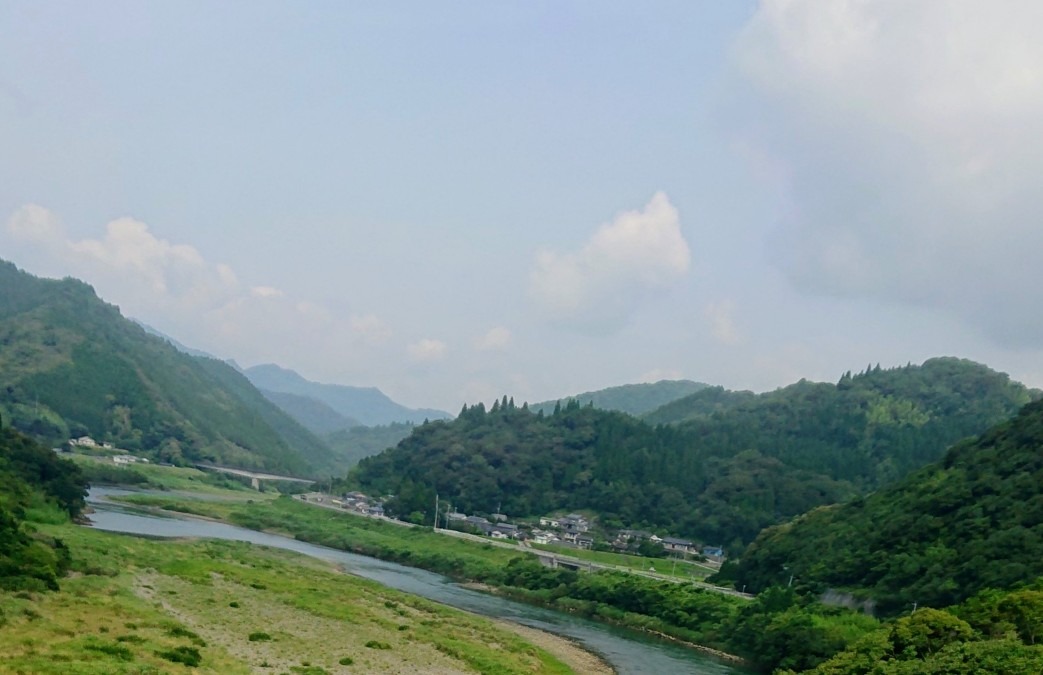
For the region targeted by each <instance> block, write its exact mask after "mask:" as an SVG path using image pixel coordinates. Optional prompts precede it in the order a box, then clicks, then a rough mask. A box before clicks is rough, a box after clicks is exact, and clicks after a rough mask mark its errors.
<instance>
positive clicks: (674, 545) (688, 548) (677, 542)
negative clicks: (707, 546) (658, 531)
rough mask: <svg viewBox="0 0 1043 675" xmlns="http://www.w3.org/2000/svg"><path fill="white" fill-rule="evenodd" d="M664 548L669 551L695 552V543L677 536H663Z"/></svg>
mask: <svg viewBox="0 0 1043 675" xmlns="http://www.w3.org/2000/svg"><path fill="white" fill-rule="evenodd" d="M663 548H665V549H666V550H667V551H677V552H680V553H695V544H693V543H692V542H690V541H688V540H687V539H677V538H676V537H663Z"/></svg>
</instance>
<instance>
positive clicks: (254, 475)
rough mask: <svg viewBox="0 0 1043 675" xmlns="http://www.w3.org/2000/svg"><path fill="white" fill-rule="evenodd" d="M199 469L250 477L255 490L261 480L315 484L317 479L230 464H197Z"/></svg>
mask: <svg viewBox="0 0 1043 675" xmlns="http://www.w3.org/2000/svg"><path fill="white" fill-rule="evenodd" d="M194 466H195V467H196V468H197V469H200V470H202V471H216V472H217V473H227V474H229V475H231V476H244V477H246V478H249V479H250V487H252V488H253V489H254V490H260V489H261V481H262V480H269V481H287V482H290V483H306V484H308V485H311V484H313V483H314V482H315V481H314V480H312V479H310V478H296V477H294V476H280V475H279V474H275V473H261V472H258V471H247V470H246V469H236V468H233V467H230V466H217V465H216V464H195V465H194Z"/></svg>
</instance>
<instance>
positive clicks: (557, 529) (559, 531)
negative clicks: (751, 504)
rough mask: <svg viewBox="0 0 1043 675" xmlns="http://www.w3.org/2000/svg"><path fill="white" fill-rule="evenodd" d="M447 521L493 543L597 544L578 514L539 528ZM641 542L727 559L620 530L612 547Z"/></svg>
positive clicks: (546, 519)
mask: <svg viewBox="0 0 1043 675" xmlns="http://www.w3.org/2000/svg"><path fill="white" fill-rule="evenodd" d="M445 518H446V527H449V528H452V529H469V528H472V529H474V530H476V531H478V532H480V533H482V534H484V535H485V536H488V537H492V538H494V539H515V540H519V541H531V542H532V543H534V544H552V545H556V546H566V547H575V548H583V549H590V548H592V547H593V546H594V541H595V538H594V535H593V533H592V532H591V528H592V524H591V522H590V521H589V520H588V519H587V518H586V517H585V516H583V515H581V514H579V513H570V514H568V515H566V516H543V517H542V518H540V520H539V525H538V526H536V525H533V526H527V525H522V526H518V525H516V524H513V523H508V522H507V516H505V515H503V514H502V513H494V514H492V516H491V517H490V518H483V517H482V516H468V515H466V514H464V513H459V512H456V511H450V512H449V513H447V514H446V516H445ZM642 541H649V542H651V543H653V544H658V545H660V546H662V547H663V549H664V550H666V551H667V552H668V553H678V554H681V555H702V556H705V557H706V558H708V559H710V560H711V561H716V562H720V561H721V560H723V558H724V551H723V550H721V548H720V547H717V546H699V545H698V544H696V543H695V542H692V541H689V540H687V539H680V538H677V537H660V536H658V535H656V534H653V533H652V532H646V531H644V530H619V532H617V533H616V537H615V539H614V540H612V541H611V542H609V544H610V545H611V547H612V548H613V549H615V550H617V551H628V550H633V548H634V547H635V546H636V545H638V544H640V542H642Z"/></svg>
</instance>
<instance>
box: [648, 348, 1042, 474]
mask: <svg viewBox="0 0 1043 675" xmlns="http://www.w3.org/2000/svg"><path fill="white" fill-rule="evenodd" d="M1032 397H1033V392H1030V391H1029V390H1028V389H1026V388H1025V387H1024V386H1023V385H1021V384H1018V383H1015V382H1011V381H1010V379H1009V378H1008V377H1007V376H1006V375H1005V374H1003V373H997V372H995V371H993V370H991V369H989V368H987V367H985V366H982V365H979V364H976V363H973V362H971V361H967V360H963V359H956V358H935V359H930V360H928V361H926V362H925V363H924V364H923V365H921V366H913V365H909V366H905V367H902V368H894V369H887V370H885V369H881V368H880V367H879V366H877V367H875V368H867V369H866V371H865V372H863V373H861V374H858V375H851V373H846V374H845V375H844V376H843V377H841V378H840V381H839V382H837V384H835V385H833V384H827V383H814V382H807V381H804V380H801V381H800V382H798V383H796V384H793V385H790V386H788V387H784V388H782V389H779V390H776V391H773V392H769V393H766V394H760V395H756V396H750V395H749V394H748V393H729V392H712V391H704V392H699V393H697V394H695V395H693V396H691V397H689V398H687V399H682V400H681V401H678V402H676V403H675V404H674V406H673V407H674V408H676V410H675V412H681V408H683V404H685V403H686V402H687V403H689V404H691V405H690V406H689V410H692V411H698V413H697V414H696V415H695V417H694V418H691V419H688V420H687V421H683V422H681V423H680V427H681V428H682V429H684V430H685V431H687V432H689V433H691V434H694V435H695V436H696V437H698V439H699V442H700V444H701V445H702V446H703V447H706V448H712V453H713V454H714V455H717V456H723V457H729V456H732V455H734V454H736V453H738V452H742V451H743V450H748V449H755V450H758V451H759V452H761V453H762V454H764V455H768V456H771V457H776V458H778V459H779V460H781V461H782V462H783V463H785V464H786V465H788V466H792V467H795V468H799V469H806V470H809V471H815V472H817V473H821V474H824V475H826V476H829V477H831V478H834V479H836V480H845V481H850V482H852V483H854V484H855V485H857V486H858V487H859V488H862V489H866V490H870V489H875V488H877V487H879V486H881V485H886V484H888V483H890V482H892V481H894V480H895V479H897V478H899V477H902V476H905V475H906V474H908V473H909V472H910V471H912V470H914V469H917V468H919V467H921V466H923V465H924V464H927V463H928V462H932V461H934V460H936V459H938V458H940V457H941V456H942V454H944V452H945V450H946V449H947V448H948V447H949V446H950V445H952V444H953V443H955V442H957V441H959V440H962V439H964V438H966V437H968V436H974V435H977V434H980V433H981V432H983V431H985V430H986V429H988V428H989V427H991V426H993V425H995V424H999V423H1000V422H1002V421H1004V420H1007V419H1009V418H1010V417H1011V416H1013V415H1014V414H1015V413H1016V412H1017V411H1018V409H1019V408H1021V406H1023V405H1025V404H1026V403H1028V402H1029V401H1030V400H1032ZM715 402H716V403H717V404H720V405H721V406H722V409H721V410H719V411H714V410H713V406H714V404H715ZM652 418H653V419H656V420H658V421H660V422H667V421H669V420H666V419H663V418H662V416H661V415H660V414H659V413H656V414H655V415H653V416H652ZM681 419H683V418H681Z"/></svg>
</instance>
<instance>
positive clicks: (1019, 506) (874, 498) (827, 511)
mask: <svg viewBox="0 0 1043 675" xmlns="http://www.w3.org/2000/svg"><path fill="white" fill-rule="evenodd" d="M784 570H785V571H784ZM784 574H793V575H794V577H795V582H794V583H795V586H796V587H798V588H800V589H803V590H806V591H811V592H816V593H817V592H820V591H822V590H824V589H826V588H838V589H845V590H851V591H854V592H855V593H857V594H860V595H863V596H865V597H869V598H873V599H874V600H876V601H877V602H878V603H879V605H878V608H879V609H880V610H882V611H883V612H885V613H897V612H900V611H902V610H905V609H908V608H910V607H911V606H912V604H913V603H918V605H919V606H921V607H922V606H932V607H946V606H948V605H951V604H955V603H958V602H961V601H963V600H964V599H966V598H968V597H970V596H972V595H974V594H975V593H976V592H977V591H979V590H981V589H983V588H999V589H1004V588H1011V587H1014V586H1016V585H1018V584H1021V583H1027V582H1029V581H1031V580H1033V579H1035V578H1036V577H1039V576H1041V575H1043V402H1035V403H1031V404H1029V405H1028V406H1026V407H1025V408H1024V409H1023V410H1022V411H1021V412H1020V413H1019V414H1018V416H1017V417H1015V418H1014V419H1013V420H1011V421H1008V422H1006V423H1004V424H1001V425H999V426H997V427H995V428H994V429H992V430H990V431H988V432H986V433H985V434H983V435H982V436H981V437H980V438H978V439H975V440H968V441H965V442H963V443H960V444H958V445H956V446H954V447H953V448H952V449H951V450H949V452H947V453H946V454H945V457H944V459H942V460H941V461H939V462H937V463H935V464H931V465H930V466H928V467H925V468H924V469H922V470H920V471H917V472H916V473H914V474H912V475H910V476H908V477H906V478H905V479H904V480H902V481H901V482H900V483H898V484H896V485H893V486H891V487H888V488H885V489H883V490H880V491H879V492H876V493H874V494H872V495H870V496H868V497H866V498H864V499H859V500H857V501H854V502H852V503H849V504H845V505H843V506H834V507H828V508H821V509H816V510H814V511H811V512H810V513H808V514H806V515H804V516H801V517H800V518H797V519H796V520H794V521H793V522H790V523H786V524H784V525H779V526H777V527H773V528H771V529H768V530H766V531H764V532H763V533H762V534H761V535H760V536H759V537H758V538H757V540H756V541H755V542H754V543H753V544H752V545H751V546H750V548H749V549H748V550H747V552H746V553H745V555H744V556H743V558H742V562H741V564H740V566H739V570H738V578H739V583H741V584H746V585H747V587H748V588H750V589H753V590H755V591H757V590H761V589H763V588H766V587H768V586H770V585H773V584H778V583H779V580H780V578H781V576H782V575H784Z"/></svg>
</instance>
